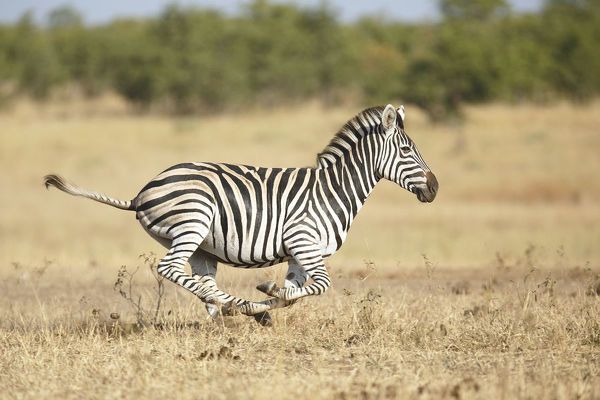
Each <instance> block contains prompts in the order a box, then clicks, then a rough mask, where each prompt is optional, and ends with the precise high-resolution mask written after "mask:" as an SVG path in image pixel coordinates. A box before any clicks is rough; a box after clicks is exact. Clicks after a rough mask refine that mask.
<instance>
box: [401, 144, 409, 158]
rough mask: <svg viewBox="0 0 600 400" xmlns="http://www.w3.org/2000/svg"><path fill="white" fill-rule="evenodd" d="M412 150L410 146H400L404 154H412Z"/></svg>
mask: <svg viewBox="0 0 600 400" xmlns="http://www.w3.org/2000/svg"><path fill="white" fill-rule="evenodd" d="M410 150H411V149H410V146H400V153H401V154H402V155H403V156H407V155H409V154H410Z"/></svg>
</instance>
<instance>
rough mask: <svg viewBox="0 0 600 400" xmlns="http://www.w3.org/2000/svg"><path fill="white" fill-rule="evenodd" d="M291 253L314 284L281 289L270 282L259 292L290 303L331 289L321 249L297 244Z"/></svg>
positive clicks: (261, 286) (312, 245)
mask: <svg viewBox="0 0 600 400" xmlns="http://www.w3.org/2000/svg"><path fill="white" fill-rule="evenodd" d="M290 252H291V254H292V256H293V257H294V259H295V261H296V262H297V263H298V265H299V266H300V267H301V268H303V270H304V271H306V274H307V275H308V276H309V277H310V278H311V279H312V280H313V283H311V284H310V285H307V286H304V287H295V286H291V287H284V288H280V287H278V286H277V284H276V283H275V282H273V281H270V282H265V283H263V284H261V285H259V286H258V287H257V289H258V290H260V291H261V292H263V293H265V294H267V295H269V296H272V297H275V298H276V299H279V300H284V301H285V302H290V301H295V300H298V299H300V298H302V297H305V296H318V295H320V294H323V293H324V292H325V291H326V290H327V289H329V287H330V286H331V279H330V277H329V273H328V272H327V269H326V268H325V265H324V264H323V257H322V255H321V249H320V247H318V246H316V245H314V244H305V245H299V244H296V245H295V246H294V247H291V248H290ZM288 305H289V304H288ZM273 308H275V307H273Z"/></svg>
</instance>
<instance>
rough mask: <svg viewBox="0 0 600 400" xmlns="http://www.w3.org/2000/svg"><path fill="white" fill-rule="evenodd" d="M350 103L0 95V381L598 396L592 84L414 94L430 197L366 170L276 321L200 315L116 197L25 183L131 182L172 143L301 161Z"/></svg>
mask: <svg viewBox="0 0 600 400" xmlns="http://www.w3.org/2000/svg"><path fill="white" fill-rule="evenodd" d="M99 110H100V111H99ZM357 111H359V109H358V108H356V107H340V108H333V109H323V108H322V107H320V106H318V105H316V104H308V105H304V106H301V107H294V108H293V110H285V109H275V110H272V111H252V110H250V111H244V112H239V113H236V114H228V115H221V116H216V117H210V118H209V117H194V118H188V117H186V118H183V117H182V118H177V117H160V116H144V115H135V114H132V113H131V112H129V110H127V109H126V107H125V106H123V105H122V104H120V103H118V102H117V101H115V100H114V99H108V100H107V99H104V100H101V101H99V103H96V104H94V103H85V104H76V103H70V104H65V103H64V102H61V103H60V104H59V105H47V106H44V107H39V106H33V105H31V104H28V103H20V104H19V105H18V106H16V107H14V108H12V109H11V110H8V111H4V112H2V113H1V114H0V135H1V136H0V140H1V142H0V144H1V147H0V151H1V153H0V167H1V168H2V171H3V176H4V179H3V182H2V183H3V185H2V186H3V189H2V190H1V191H0V215H1V219H0V293H1V294H2V295H1V296H0V316H1V317H0V397H2V398H33V397H36V398H40V397H41V398H58V397H60V398H107V397H108V398H113V397H120V398H123V397H125V398H137V397H140V398H141V397H145V398H174V397H176V398H211V399H212V398H215V399H224V398H273V397H277V398H292V397H296V398H338V399H351V398H364V399H377V398H413V399H428V398H481V399H489V398H506V399H510V398H516V397H520V398H536V399H537V398H557V399H563V398H564V399H570V398H584V399H593V398H598V397H600V322H599V316H600V297H599V295H600V281H599V279H600V278H599V275H598V274H599V273H600V268H599V267H600V246H599V244H598V243H600V240H599V239H600V206H599V205H598V200H599V199H600V172H599V171H600V157H599V156H598V154H600V132H599V130H600V103H598V102H596V103H592V104H588V105H578V106H574V105H568V104H555V105H549V106H546V107H537V106H536V107H534V106H528V105H524V106H503V105H488V106H481V107H473V108H469V109H468V110H467V112H466V119H465V122H464V123H463V124H455V125H434V124H431V123H429V122H428V121H427V120H426V119H425V117H424V116H423V115H422V114H421V113H419V111H418V110H415V109H414V108H413V107H410V106H409V107H408V108H407V123H406V125H407V131H408V132H409V134H411V136H412V138H413V139H414V140H415V141H416V143H417V144H418V146H419V148H420V150H421V152H422V153H423V155H424V156H425V158H426V159H427V161H428V162H429V164H430V166H431V167H432V169H433V170H434V172H435V173H436V175H437V176H438V179H439V181H440V194H439V196H438V198H437V199H436V201H435V202H434V203H432V204H429V205H425V204H421V203H418V202H417V200H416V199H415V198H414V196H412V195H411V194H409V193H408V192H405V191H403V190H402V189H400V188H397V187H395V186H394V185H392V184H389V183H384V184H381V187H378V188H377V189H376V190H375V193H374V195H373V196H372V197H371V198H370V199H369V201H368V202H367V204H366V206H365V208H364V209H363V210H362V211H361V214H360V215H359V217H358V219H357V221H356V222H355V225H354V226H353V229H352V231H351V233H350V236H349V239H348V241H347V243H346V244H345V246H344V247H343V249H342V250H341V251H340V252H339V253H338V254H336V255H335V256H334V257H332V258H331V259H330V260H328V262H327V264H328V266H329V268H330V271H331V272H332V276H333V287H332V289H330V291H329V292H327V293H326V294H325V295H324V296H322V297H320V298H311V299H305V300H303V301H301V302H299V303H297V304H296V305H294V306H293V307H290V308H287V309H283V310H277V311H275V312H273V313H272V315H273V318H274V326H273V327H272V328H262V327H260V326H258V325H257V324H256V323H255V322H254V321H253V320H252V319H250V318H247V317H243V316H237V317H232V318H227V319H224V320H222V321H220V322H218V323H214V322H212V321H208V320H207V318H206V313H205V311H204V308H203V306H202V304H201V303H200V302H199V301H197V300H196V299H195V298H194V297H193V296H192V295H190V294H188V293H186V292H184V291H183V290H179V289H176V288H175V287H174V285H172V284H170V283H167V282H165V283H164V286H161V284H160V283H157V281H156V280H155V278H154V277H153V274H152V270H151V268H150V267H149V266H151V265H152V256H151V255H150V254H151V253H154V254H157V256H160V255H162V252H163V250H162V249H161V248H160V247H159V245H158V244H156V243H154V242H153V241H152V240H151V239H150V238H149V237H147V235H146V234H145V233H144V232H143V231H142V229H141V228H140V227H139V226H138V224H137V222H136V221H135V218H134V216H133V215H132V214H128V213H127V212H124V211H119V210H115V209H112V208H110V207H107V206H102V205H100V204H97V203H93V202H91V201H88V200H81V199H76V198H73V197H69V196H67V195H65V194H63V193H59V192H58V191H50V192H47V191H45V190H44V189H43V187H42V184H41V177H42V176H43V175H44V174H46V173H48V172H57V173H61V174H63V175H64V176H66V177H67V178H69V179H71V180H73V181H74V182H76V183H78V184H80V185H82V186H83V187H86V188H90V189H94V190H99V191H104V192H106V193H108V194H110V195H113V196H115V197H117V198H122V199H129V198H131V197H133V196H134V195H135V194H136V193H137V191H138V190H139V189H140V188H141V187H142V186H143V185H144V184H145V183H146V182H147V181H148V180H149V179H150V178H152V177H153V176H154V175H156V174H157V173H158V172H160V171H161V170H162V169H164V168H166V167H168V166H169V165H171V164H174V163H177V162H181V161H228V162H237V163H246V164H256V165H265V166H304V165H312V164H313V163H314V159H315V155H316V153H317V152H318V151H320V150H321V149H322V148H323V147H324V146H325V144H326V143H327V142H328V140H329V139H330V137H331V136H332V135H333V133H334V132H335V131H336V130H337V129H338V128H339V127H341V125H342V124H343V123H344V122H345V121H346V120H347V119H349V118H350V117H352V116H353V115H354V114H355V113H356V112H357ZM140 254H146V255H150V256H149V257H150V259H149V260H148V259H144V258H143V257H142V258H140V257H139V255H140ZM123 266H125V267H123ZM138 267H139V270H137V272H136V268H138ZM119 271H121V274H120V284H117V285H116V286H115V282H116V281H117V279H118V277H119V276H118V274H119ZM284 271H285V269H284V267H283V266H279V267H274V268H270V269H264V270H260V271H242V270H233V269H230V268H228V267H221V272H220V274H221V275H220V276H219V280H220V282H221V285H222V287H223V288H225V289H227V290H229V291H231V292H232V293H235V294H239V295H242V296H246V297H248V298H253V299H259V298H261V297H262V295H261V294H260V293H258V292H257V291H256V290H254V289H253V288H254V286H255V285H256V284H257V283H260V282H262V281H264V280H265V279H267V278H269V279H270V278H277V279H279V280H281V279H282V276H283V273H284ZM128 274H133V275H128ZM130 283H131V287H130V286H129V284H130ZM159 288H162V289H161V290H164V292H162V294H161V295H160V296H159V295H158V289H159ZM130 289H131V292H130ZM120 291H121V292H122V293H120ZM128 299H129V300H128ZM158 299H160V302H161V303H160V306H159V308H158V311H157V301H158ZM136 304H137V305H138V306H139V309H138V308H137V306H136ZM138 322H140V323H138ZM153 322H154V324H153Z"/></svg>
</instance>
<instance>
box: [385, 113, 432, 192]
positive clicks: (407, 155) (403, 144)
mask: <svg viewBox="0 0 600 400" xmlns="http://www.w3.org/2000/svg"><path fill="white" fill-rule="evenodd" d="M404 117H405V114H404V106H400V108H398V109H395V108H394V107H393V106H392V105H391V104H388V105H387V106H386V107H385V109H384V110H383V114H382V115H381V127H382V130H383V132H382V133H383V135H384V139H383V148H382V151H381V159H380V161H379V165H378V173H379V176H381V177H382V178H385V179H387V180H390V181H392V182H395V183H397V184H398V185H400V186H401V187H403V188H404V189H406V190H408V191H409V192H412V193H414V194H415V195H416V196H417V199H419V201H421V202H426V203H431V202H432V201H433V199H435V195H436V194H437V191H438V181H437V179H436V177H435V175H434V174H433V173H432V172H431V170H430V169H429V167H428V166H427V163H426V162H425V160H423V157H422V156H421V154H420V153H419V150H418V149H417V146H416V145H415V143H414V142H413V141H412V140H411V138H410V137H408V135H407V134H406V132H405V131H404V119H405V118H404Z"/></svg>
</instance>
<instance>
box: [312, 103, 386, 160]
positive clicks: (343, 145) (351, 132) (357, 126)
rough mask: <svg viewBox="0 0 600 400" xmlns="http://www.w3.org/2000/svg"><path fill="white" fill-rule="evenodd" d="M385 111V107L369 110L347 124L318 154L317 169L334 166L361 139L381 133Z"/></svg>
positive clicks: (360, 113)
mask: <svg viewBox="0 0 600 400" xmlns="http://www.w3.org/2000/svg"><path fill="white" fill-rule="evenodd" d="M384 109H385V107H384V106H377V107H371V108H367V109H365V110H363V111H361V112H359V113H358V114H356V116H355V117H354V118H352V119H350V120H349V121H348V122H346V123H345V124H344V126H343V127H342V129H340V130H339V131H338V133H336V134H335V136H334V137H333V139H331V141H330V142H329V144H328V145H327V147H325V148H324V149H323V151H321V152H320V153H319V154H317V168H323V167H327V166H328V165H332V164H334V163H335V162H336V161H338V160H340V159H341V158H342V157H343V156H344V153H347V152H348V151H350V150H351V149H352V147H353V146H354V144H355V143H357V142H358V141H359V140H360V138H362V137H363V136H365V135H368V134H370V133H373V132H376V131H379V129H378V127H379V126H380V125H381V115H382V114H383V110H384Z"/></svg>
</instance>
